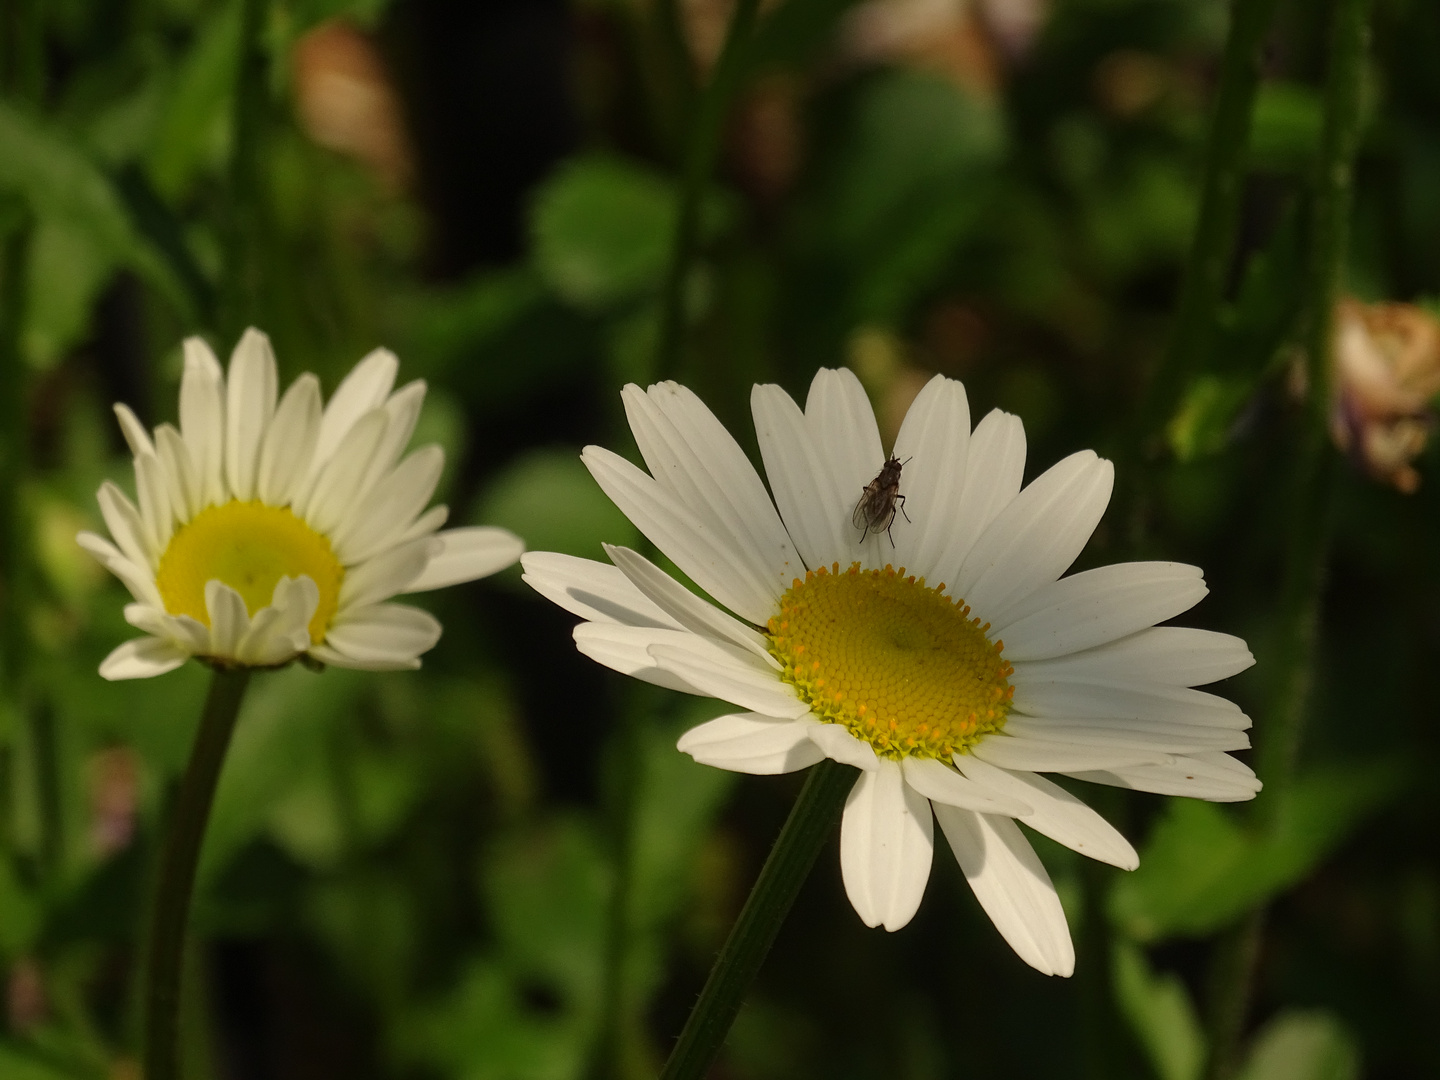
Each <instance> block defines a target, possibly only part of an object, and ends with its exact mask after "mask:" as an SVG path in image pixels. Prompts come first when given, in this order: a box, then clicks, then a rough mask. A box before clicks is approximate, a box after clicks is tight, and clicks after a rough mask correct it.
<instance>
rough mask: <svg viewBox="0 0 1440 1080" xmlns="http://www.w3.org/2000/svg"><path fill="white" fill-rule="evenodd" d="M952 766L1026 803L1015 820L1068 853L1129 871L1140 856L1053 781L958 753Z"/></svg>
mask: <svg viewBox="0 0 1440 1080" xmlns="http://www.w3.org/2000/svg"><path fill="white" fill-rule="evenodd" d="M956 764H957V765H958V766H959V767H960V769H961V770H963V771H964V773H965V775H966V776H968V777H969V778H970V779H971V780H974V781H975V782H976V783H977V784H983V785H984V786H985V787H987V788H990V789H992V790H994V791H997V792H1003V793H1004V794H1006V795H1009V796H1010V797H1012V798H1015V799H1023V800H1024V801H1025V802H1027V803H1029V804H1030V807H1031V810H1030V813H1028V814H1026V815H1025V816H1024V817H1022V818H1021V819H1020V821H1021V824H1023V825H1028V826H1029V827H1030V828H1032V829H1034V830H1035V831H1036V832H1038V833H1041V834H1042V835H1044V836H1048V837H1049V838H1050V839H1051V840H1054V841H1055V842H1056V843H1057V844H1064V845H1065V846H1066V847H1068V848H1069V849H1070V850H1071V851H1078V852H1079V853H1080V854H1081V855H1088V856H1089V857H1090V858H1092V859H1099V860H1100V861H1101V862H1105V863H1109V864H1110V865H1111V866H1118V867H1120V869H1121V870H1134V869H1135V867H1137V866H1139V865H1140V856H1139V855H1137V854H1135V849H1134V848H1133V847H1132V846H1131V845H1130V841H1129V840H1126V839H1125V837H1124V836H1122V835H1120V831H1119V830H1118V829H1116V828H1115V826H1113V825H1111V824H1110V823H1109V822H1108V821H1106V820H1105V819H1104V818H1103V817H1101V816H1100V815H1099V814H1097V813H1096V812H1095V811H1094V810H1092V809H1090V807H1088V806H1086V805H1085V804H1084V803H1083V802H1081V801H1080V800H1079V799H1077V798H1076V797H1075V796H1074V795H1071V794H1070V793H1069V792H1068V791H1066V790H1065V789H1064V788H1062V787H1061V786H1060V785H1059V784H1056V783H1053V782H1051V781H1049V780H1046V779H1045V778H1044V777H1043V776H1036V775H1035V774H1034V773H1029V772H1010V771H1008V770H1006V769H998V768H996V767H995V766H993V765H990V764H987V763H986V762H984V761H980V760H979V759H977V758H975V757H974V756H973V755H970V754H962V755H960V757H958V758H957V759H956Z"/></svg>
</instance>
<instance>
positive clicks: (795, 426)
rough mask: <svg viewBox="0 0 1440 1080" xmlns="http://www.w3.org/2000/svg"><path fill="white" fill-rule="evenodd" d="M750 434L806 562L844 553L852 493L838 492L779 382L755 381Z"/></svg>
mask: <svg viewBox="0 0 1440 1080" xmlns="http://www.w3.org/2000/svg"><path fill="white" fill-rule="evenodd" d="M750 410H751V412H752V413H753V415H754V417H755V435H756V438H757V439H758V440H759V443H760V457H761V460H762V461H764V463H765V476H766V478H767V479H768V480H769V481H770V490H771V491H772V492H773V493H774V495H775V504H776V506H777V507H779V510H780V517H781V519H782V520H783V521H784V522H785V528H786V530H787V531H788V532H789V533H790V537H791V539H792V540H793V541H794V543H795V548H796V550H797V551H798V552H799V553H800V556H801V558H803V559H804V560H805V564H806V565H807V566H811V567H815V566H826V565H829V564H830V563H831V562H834V561H836V560H838V559H840V558H842V557H848V555H849V553H850V551H851V548H852V546H853V544H854V537H853V536H852V535H851V531H850V510H851V508H853V506H854V505H855V498H854V496H853V495H849V497H848V501H847V495H848V494H849V493H848V491H847V492H846V493H842V492H841V491H840V489H839V488H838V487H837V486H836V478H835V476H834V475H833V474H832V471H831V469H830V467H829V466H828V464H827V463H826V462H825V460H824V459H823V458H822V457H821V456H820V451H819V449H818V448H817V447H816V445H815V441H814V439H813V438H812V437H811V434H810V428H809V426H808V425H807V423H806V419H805V414H804V413H803V412H801V411H800V406H798V405H796V404H795V402H794V400H793V399H792V398H791V397H790V395H789V394H787V393H786V392H785V391H784V390H782V389H781V388H780V387H778V386H771V385H757V386H756V387H755V388H754V390H752V391H751V394H750Z"/></svg>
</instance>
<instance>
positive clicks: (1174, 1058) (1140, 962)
mask: <svg viewBox="0 0 1440 1080" xmlns="http://www.w3.org/2000/svg"><path fill="white" fill-rule="evenodd" d="M1111 972H1112V974H1113V978H1114V984H1115V997H1116V1000H1117V1003H1118V1004H1119V1006H1120V1011H1121V1012H1122V1013H1123V1014H1124V1016H1125V1019H1126V1020H1127V1021H1129V1023H1130V1027H1131V1029H1132V1030H1133V1031H1134V1032H1135V1035H1136V1036H1137V1037H1138V1039H1139V1040H1140V1045H1141V1046H1143V1047H1144V1048H1145V1053H1146V1055H1147V1056H1148V1057H1149V1059H1150V1064H1151V1066H1152V1067H1153V1068H1154V1070H1155V1075H1156V1076H1157V1077H1159V1080H1199V1078H1200V1073H1201V1070H1202V1069H1203V1068H1204V1066H1205V1035H1204V1031H1203V1029H1202V1028H1201V1026H1200V1018H1199V1017H1198V1016H1197V1015H1196V1013H1195V1006H1194V1004H1193V1003H1192V1002H1191V1000H1190V994H1189V992H1188V991H1186V989H1185V984H1184V983H1182V982H1181V981H1180V980H1179V979H1178V978H1177V977H1176V976H1174V975H1165V974H1157V973H1156V972H1155V971H1153V970H1151V968H1150V965H1149V963H1148V962H1147V961H1146V959H1145V954H1144V953H1143V952H1142V951H1141V950H1140V949H1139V948H1138V947H1136V946H1135V945H1133V944H1131V943H1130V942H1125V941H1122V942H1118V943H1117V944H1116V946H1115V951H1114V954H1113V956H1112V957H1111Z"/></svg>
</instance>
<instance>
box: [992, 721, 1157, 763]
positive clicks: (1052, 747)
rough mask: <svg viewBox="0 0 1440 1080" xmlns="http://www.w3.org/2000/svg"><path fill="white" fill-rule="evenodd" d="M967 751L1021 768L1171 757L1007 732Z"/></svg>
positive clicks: (1151, 752) (1126, 761)
mask: <svg viewBox="0 0 1440 1080" xmlns="http://www.w3.org/2000/svg"><path fill="white" fill-rule="evenodd" d="M1006 730H1007V731H1008V730H1009V729H1008V728H1007V729H1006ZM970 753H972V754H973V755H974V756H975V757H977V758H979V759H980V760H981V761H988V762H989V763H990V764H992V765H998V766H999V767H1000V768H1002V769H1016V770H1021V771H1024V772H1068V771H1069V770H1071V769H1111V768H1115V767H1117V766H1125V765H1155V764H1162V763H1164V762H1166V761H1168V760H1169V759H1170V755H1169V754H1166V753H1163V752H1162V751H1158V750H1142V749H1139V748H1137V747H1134V746H1114V745H1111V744H1100V745H1096V744H1094V743H1080V742H1074V743H1070V742H1059V741H1058V740H1054V739H1034V738H1021V737H1019V736H1016V735H1009V734H1000V735H989V736H987V737H986V738H984V739H981V740H980V741H979V742H978V743H976V744H975V745H974V746H972V747H971V748H970Z"/></svg>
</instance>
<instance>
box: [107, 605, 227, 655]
mask: <svg viewBox="0 0 1440 1080" xmlns="http://www.w3.org/2000/svg"><path fill="white" fill-rule="evenodd" d="M125 621H126V622H128V623H129V624H130V625H131V626H133V627H135V629H136V630H144V631H145V632H146V633H147V634H150V635H152V636H154V637H158V638H164V639H165V640H166V641H168V642H170V643H171V644H172V645H177V646H179V647H180V648H181V649H184V650H185V654H186V655H187V656H192V655H194V654H195V653H202V652H204V651H205V650H206V649H208V648H209V647H210V630H209V629H208V628H207V627H206V626H205V624H204V623H202V622H199V621H197V620H195V619H192V618H191V617H190V616H189V615H178V616H177V615H170V614H167V613H166V611H165V610H164V609H163V608H157V607H153V606H152V605H150V604H126V605H125Z"/></svg>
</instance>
